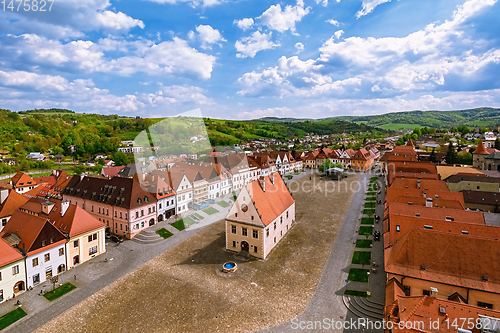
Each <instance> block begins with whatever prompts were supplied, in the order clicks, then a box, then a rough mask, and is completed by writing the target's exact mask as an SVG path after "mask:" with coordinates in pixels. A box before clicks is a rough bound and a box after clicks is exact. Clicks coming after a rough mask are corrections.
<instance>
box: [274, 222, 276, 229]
mask: <svg viewBox="0 0 500 333" xmlns="http://www.w3.org/2000/svg"><path fill="white" fill-rule="evenodd" d="M274 230H276V222H274Z"/></svg>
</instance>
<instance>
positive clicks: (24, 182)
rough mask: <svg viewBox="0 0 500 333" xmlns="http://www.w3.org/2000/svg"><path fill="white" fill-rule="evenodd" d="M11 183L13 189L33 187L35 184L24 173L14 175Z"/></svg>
mask: <svg viewBox="0 0 500 333" xmlns="http://www.w3.org/2000/svg"><path fill="white" fill-rule="evenodd" d="M11 181H12V185H13V186H14V187H23V186H33V185H35V184H36V182H35V181H34V180H33V178H31V177H30V176H28V175H27V174H25V173H24V172H18V173H16V174H15V176H14V177H12V179H11Z"/></svg>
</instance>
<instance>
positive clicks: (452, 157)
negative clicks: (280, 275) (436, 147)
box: [445, 142, 457, 164]
mask: <svg viewBox="0 0 500 333" xmlns="http://www.w3.org/2000/svg"><path fill="white" fill-rule="evenodd" d="M445 160H446V163H448V164H454V163H456V162H457V152H456V150H455V147H453V144H452V143H451V142H449V145H448V151H447V152H446V157H445Z"/></svg>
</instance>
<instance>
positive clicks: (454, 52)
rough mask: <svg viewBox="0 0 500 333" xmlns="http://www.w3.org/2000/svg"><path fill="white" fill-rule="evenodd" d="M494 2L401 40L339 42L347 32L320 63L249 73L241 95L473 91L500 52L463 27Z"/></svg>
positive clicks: (468, 6)
mask: <svg viewBox="0 0 500 333" xmlns="http://www.w3.org/2000/svg"><path fill="white" fill-rule="evenodd" d="M494 3H495V1H493V0H487V1H479V0H469V1H467V2H466V3H464V5H462V6H459V7H458V9H457V10H456V11H455V13H454V15H453V19H452V20H451V21H445V22H444V23H442V24H440V25H434V24H431V25H428V26H427V27H425V29H423V30H421V31H417V32H414V33H411V34H409V35H407V36H405V37H400V38H397V37H383V38H373V37H368V38H360V37H349V38H346V39H344V40H342V41H338V38H339V36H340V35H341V33H340V32H337V34H336V35H335V36H332V37H331V38H330V39H329V40H327V41H326V42H325V43H324V44H323V45H322V47H321V48H320V56H319V57H318V58H317V59H310V60H306V61H301V60H299V59H298V58H296V57H290V58H286V57H282V58H281V59H280V60H279V61H278V65H277V66H276V67H270V68H268V69H265V70H263V71H261V72H260V73H259V72H250V73H246V74H244V75H243V76H242V77H241V78H240V79H239V80H238V82H239V84H240V86H241V87H242V89H241V90H240V91H239V93H240V94H242V95H245V96H263V95H266V96H269V95H274V96H280V97H282V96H289V95H295V96H318V95H321V94H326V95H329V96H332V95H333V96H337V97H361V96H373V97H378V96H383V97H388V96H398V95H403V94H408V93H423V92H428V91H435V90H436V88H437V89H438V90H447V89H451V90H453V89H457V88H456V87H457V86H458V85H460V84H461V85H462V87H463V86H465V87H468V86H472V84H471V83H470V82H481V80H483V79H485V78H484V77H486V76H485V75H484V73H483V72H484V71H486V70H487V69H486V68H488V66H497V65H499V64H500V49H497V48H494V46H490V45H489V44H488V42H487V41H485V40H481V39H477V38H474V39H473V38H471V37H470V36H468V35H467V31H466V30H464V29H467V28H468V25H465V24H462V23H463V22H466V20H467V19H468V18H469V17H471V16H473V15H475V14H477V13H479V12H481V11H483V10H485V9H486V8H488V7H489V6H491V5H492V4H494ZM486 47H490V48H492V47H493V48H492V49H490V50H485V48H486ZM284 64H289V65H287V66H284Z"/></svg>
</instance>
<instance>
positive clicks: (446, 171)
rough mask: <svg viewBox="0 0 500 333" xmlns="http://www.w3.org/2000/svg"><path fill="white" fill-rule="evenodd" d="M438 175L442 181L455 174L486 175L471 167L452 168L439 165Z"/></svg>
mask: <svg viewBox="0 0 500 333" xmlns="http://www.w3.org/2000/svg"><path fill="white" fill-rule="evenodd" d="M436 168H437V171H438V174H439V175H440V176H441V179H443V180H445V179H446V178H448V177H450V176H451V175H454V174H458V173H460V174H464V173H470V174H484V173H483V172H482V171H480V170H477V169H474V168H471V167H460V166H450V165H437V166H436Z"/></svg>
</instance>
